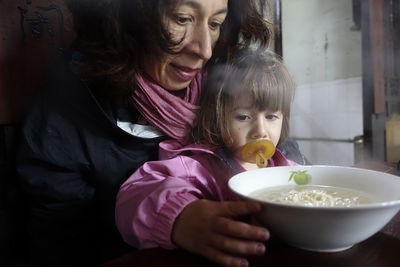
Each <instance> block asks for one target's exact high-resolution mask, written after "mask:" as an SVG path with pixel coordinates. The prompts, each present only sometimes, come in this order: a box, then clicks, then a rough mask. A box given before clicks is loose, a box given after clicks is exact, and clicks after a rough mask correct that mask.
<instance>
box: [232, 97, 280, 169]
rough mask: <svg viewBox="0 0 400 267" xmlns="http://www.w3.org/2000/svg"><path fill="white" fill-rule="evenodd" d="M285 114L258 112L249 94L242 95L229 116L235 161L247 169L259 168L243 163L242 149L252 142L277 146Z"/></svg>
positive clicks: (267, 111)
mask: <svg viewBox="0 0 400 267" xmlns="http://www.w3.org/2000/svg"><path fill="white" fill-rule="evenodd" d="M282 122H283V114H282V112H280V111H277V112H273V111H271V110H268V109H265V110H261V111H260V110H258V108H257V107H256V106H255V105H254V104H253V101H252V99H251V97H250V96H249V95H248V94H240V95H239V96H238V97H237V98H236V100H235V103H234V106H233V112H231V113H230V115H229V130H230V133H231V135H232V138H233V145H232V146H231V147H230V150H231V151H232V152H233V157H234V159H235V160H237V161H238V162H240V163H241V165H242V166H243V167H244V168H246V169H255V168H257V165H256V164H251V163H246V162H243V159H242V156H241V149H242V147H243V146H244V145H245V144H247V143H250V142H253V141H256V140H261V139H268V140H270V141H272V143H273V144H274V145H275V146H276V145H277V144H278V142H279V138H280V136H281V130H282Z"/></svg>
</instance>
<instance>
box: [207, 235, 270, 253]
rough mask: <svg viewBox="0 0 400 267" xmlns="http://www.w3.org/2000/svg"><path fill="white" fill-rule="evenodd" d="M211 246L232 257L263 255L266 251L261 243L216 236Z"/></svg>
mask: <svg viewBox="0 0 400 267" xmlns="http://www.w3.org/2000/svg"><path fill="white" fill-rule="evenodd" d="M209 245H210V246H211V247H214V248H216V249H218V250H221V251H224V252H226V253H229V254H231V255H262V254H264V252H265V249H266V248H265V244H263V243H261V242H256V241H251V240H244V239H238V238H234V237H230V236H223V235H214V236H213V238H212V239H211V240H210V244H209Z"/></svg>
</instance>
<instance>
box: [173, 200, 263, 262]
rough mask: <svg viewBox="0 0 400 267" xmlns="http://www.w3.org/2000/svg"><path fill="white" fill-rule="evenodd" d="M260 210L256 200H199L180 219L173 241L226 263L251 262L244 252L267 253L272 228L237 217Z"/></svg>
mask: <svg viewBox="0 0 400 267" xmlns="http://www.w3.org/2000/svg"><path fill="white" fill-rule="evenodd" d="M260 210H261V205H260V204H258V203H254V202H215V201H210V200H205V199H202V200H198V201H195V202H193V203H191V204H189V205H188V206H187V207H185V209H184V210H183V211H182V213H181V214H180V215H179V216H178V218H177V219H176V221H175V224H174V229H173V231H172V241H173V242H174V243H175V244H176V245H178V246H180V247H182V248H184V249H186V250H189V251H192V252H194V253H197V254H200V255H202V256H204V257H206V258H207V259H209V260H211V261H214V262H217V263H219V264H222V265H224V266H241V267H243V266H247V265H248V262H247V260H246V259H245V258H244V257H241V256H240V255H243V256H245V255H260V254H263V253H264V252H265V245H264V243H263V242H265V241H267V240H268V239H269V232H268V230H267V229H265V228H262V227H260V226H254V225H250V224H247V223H245V222H242V221H238V220H237V219H236V218H238V217H240V216H246V215H251V214H254V213H257V212H259V211H260Z"/></svg>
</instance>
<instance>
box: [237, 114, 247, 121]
mask: <svg viewBox="0 0 400 267" xmlns="http://www.w3.org/2000/svg"><path fill="white" fill-rule="evenodd" d="M236 119H237V120H239V121H245V120H248V119H250V117H249V116H247V115H237V116H236Z"/></svg>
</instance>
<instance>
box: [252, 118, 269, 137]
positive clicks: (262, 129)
mask: <svg viewBox="0 0 400 267" xmlns="http://www.w3.org/2000/svg"><path fill="white" fill-rule="evenodd" d="M251 138H253V139H264V138H268V127H267V123H266V122H265V119H264V117H262V118H257V120H256V121H255V122H254V125H253V129H252V133H251Z"/></svg>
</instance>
